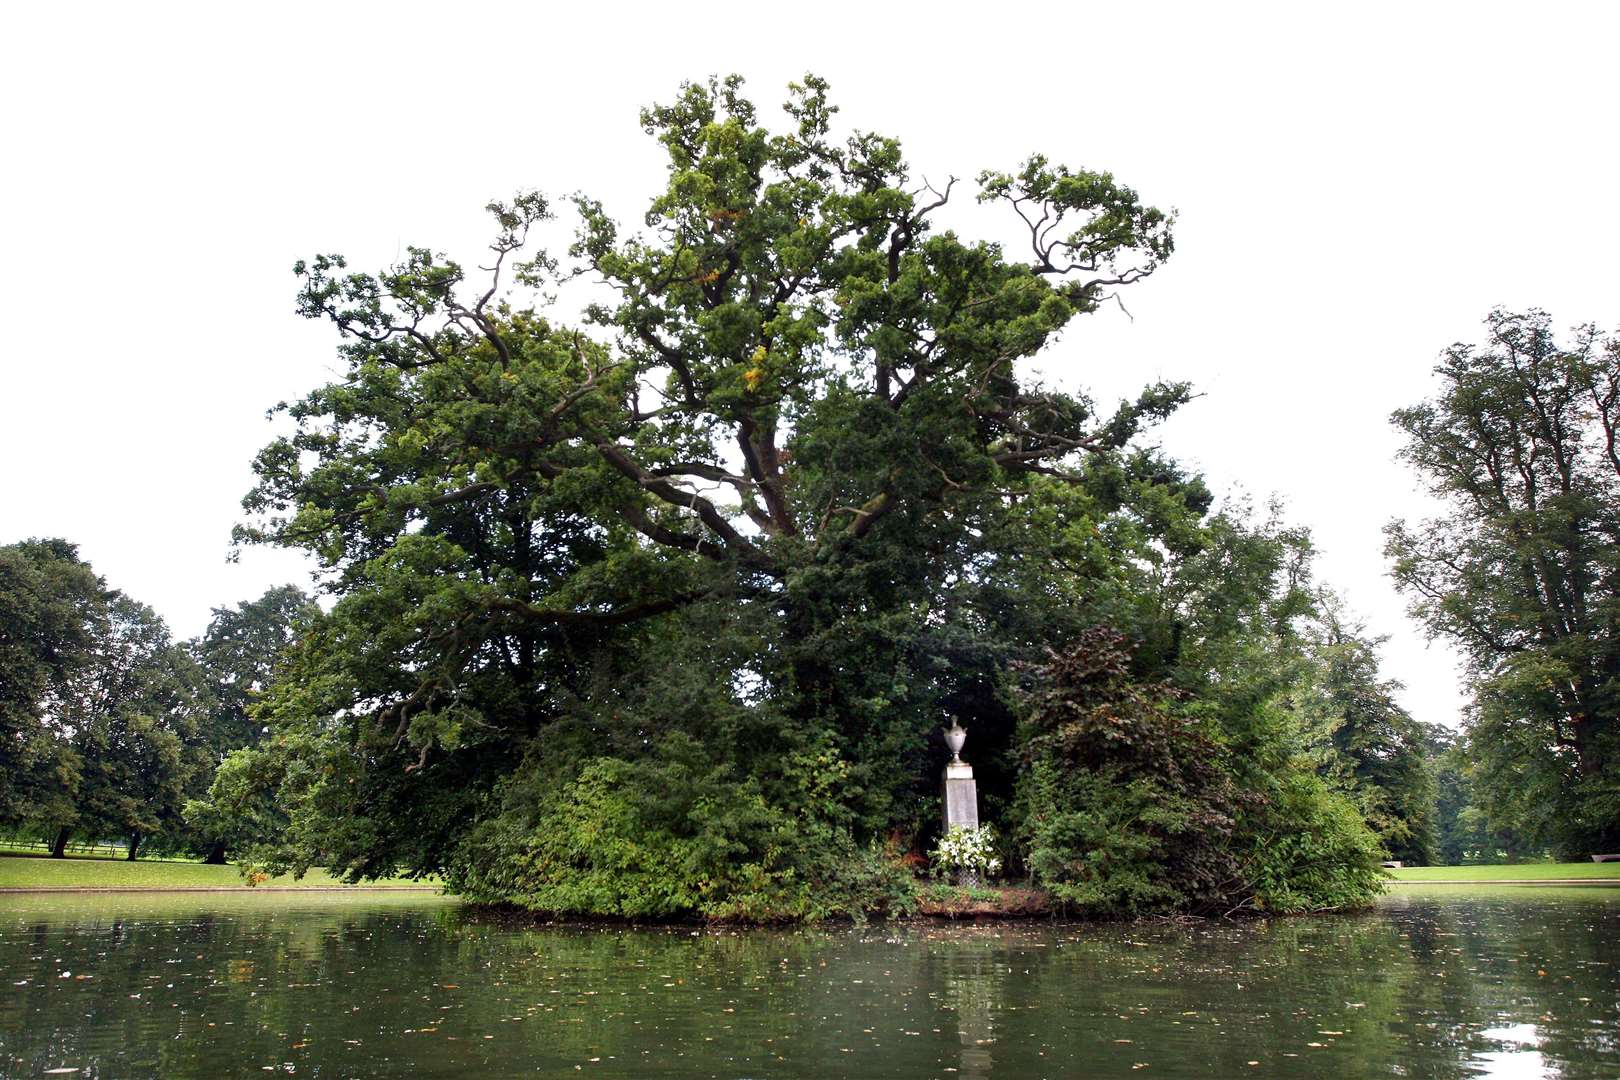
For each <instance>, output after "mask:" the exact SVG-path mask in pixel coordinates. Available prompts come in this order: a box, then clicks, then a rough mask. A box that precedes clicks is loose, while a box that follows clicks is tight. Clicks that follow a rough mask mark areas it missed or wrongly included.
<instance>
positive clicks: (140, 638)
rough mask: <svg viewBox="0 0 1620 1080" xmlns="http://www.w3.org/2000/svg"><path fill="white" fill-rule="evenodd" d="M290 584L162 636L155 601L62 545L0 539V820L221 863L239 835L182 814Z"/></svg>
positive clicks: (41, 832) (254, 686)
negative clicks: (150, 603) (197, 628)
mask: <svg viewBox="0 0 1620 1080" xmlns="http://www.w3.org/2000/svg"><path fill="white" fill-rule="evenodd" d="M312 610H313V604H312V603H311V602H310V601H309V599H308V598H307V597H306V596H304V594H303V593H301V592H300V591H299V590H298V589H296V588H294V587H292V586H285V587H282V588H279V589H272V590H271V591H269V592H267V593H266V594H265V595H264V596H263V597H261V598H260V599H258V600H255V601H250V602H248V603H244V604H241V605H240V606H238V607H235V608H219V609H216V610H215V612H214V618H213V620H212V622H210V624H209V626H208V629H207V631H206V632H205V633H204V634H203V635H202V636H201V637H199V638H197V639H195V640H193V641H185V642H176V641H174V640H172V638H171V636H170V633H169V630H168V628H167V627H166V626H165V625H164V623H163V620H162V619H161V618H159V617H158V615H157V613H156V612H154V611H153V610H152V609H151V608H150V607H147V606H146V605H145V604H141V603H139V602H138V601H136V600H134V599H132V598H131V597H129V596H127V595H125V594H124V593H122V592H120V591H118V590H116V589H111V588H108V587H107V585H106V583H105V582H104V581H103V580H102V579H101V578H100V577H99V576H97V575H96V573H95V572H94V570H92V569H91V567H90V566H89V565H88V564H87V563H86V562H84V561H83V560H82V559H81V558H80V557H79V555H78V551H77V549H76V547H75V546H74V545H73V544H71V543H69V542H67V541H65V540H60V539H51V540H25V541H22V542H20V543H14V544H10V545H8V546H5V547H0V828H6V829H9V830H10V831H12V832H13V834H31V835H34V836H37V837H38V838H40V839H42V840H43V841H44V842H45V843H47V844H48V845H49V847H50V849H51V852H52V854H54V855H56V856H59V857H60V856H62V855H63V854H65V852H66V849H67V846H68V844H69V842H70V841H71V840H72V839H74V838H75V837H78V838H82V839H90V840H95V839H104V838H118V839H120V840H122V841H123V842H124V844H125V847H126V850H127V852H128V857H129V858H131V859H134V858H136V857H137V856H138V855H139V854H140V852H141V851H142V850H143V849H145V848H148V847H155V848H157V849H160V850H165V851H187V852H192V853H195V854H197V855H199V856H202V857H204V858H206V859H207V860H208V861H210V862H224V861H225V859H226V855H227V851H228V847H229V844H230V841H231V840H232V839H235V838H238V836H239V834H233V833H232V832H231V831H230V830H227V829H220V828H215V827H213V826H212V824H211V823H210V822H208V821H205V820H202V819H197V820H188V819H187V817H186V815H185V810H186V806H187V803H188V802H189V801H190V800H192V799H195V798H196V797H198V796H200V795H202V794H204V793H205V792H206V791H207V790H208V787H209V785H210V784H212V783H213V780H214V773H215V769H216V768H217V767H218V765H219V763H220V761H221V760H222V759H223V758H224V757H225V756H226V755H227V754H229V753H230V752H231V751H232V750H235V749H238V748H240V747H244V746H251V745H253V744H254V743H256V742H257V741H258V738H259V735H260V732H261V727H260V726H259V725H258V724H256V723H255V722H254V721H253V720H252V719H251V718H250V716H249V708H250V706H251V705H252V702H253V699H254V697H255V696H256V695H257V694H259V693H261V692H262V691H263V690H264V688H265V687H266V686H267V685H268V683H269V681H270V678H271V674H272V669H273V667H274V664H275V662H276V658H277V657H278V656H279V655H280V654H281V652H282V650H283V649H285V648H286V646H287V645H288V643H289V642H290V641H291V640H292V636H293V634H294V627H295V626H296V625H297V623H298V622H299V621H300V620H301V619H303V618H304V617H306V616H307V615H308V614H309V613H310V612H311V611H312Z"/></svg>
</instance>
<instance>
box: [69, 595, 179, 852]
mask: <svg viewBox="0 0 1620 1080" xmlns="http://www.w3.org/2000/svg"><path fill="white" fill-rule="evenodd" d="M206 709H207V691H206V688H205V687H204V685H203V680H202V676H201V671H200V670H199V669H198V667H197V665H196V663H195V662H194V661H193V660H192V659H191V657H190V655H189V654H188V653H187V652H186V650H185V649H183V648H181V647H179V646H177V645H175V644H174V643H173V642H172V641H171V640H170V637H169V631H168V628H167V627H166V626H165V625H164V624H163V620H162V619H160V618H159V617H158V615H157V613H156V612H154V611H153V610H152V609H151V608H149V607H147V606H146V605H144V604H140V603H137V602H136V601H134V600H131V599H130V598H128V597H127V596H124V595H123V594H122V593H113V594H112V595H111V596H110V597H109V599H108V603H107V612H106V624H105V628H104V630H103V632H102V633H101V634H100V635H98V637H97V639H96V640H95V642H94V643H93V645H92V647H91V649H90V652H89V656H88V658H87V661H86V662H85V663H84V664H82V665H81V666H79V667H78V668H77V669H75V670H74V671H73V673H72V674H71V675H70V676H69V677H68V678H67V679H66V680H64V681H63V683H62V685H61V687H60V688H59V689H58V691H57V692H56V693H55V694H54V695H53V697H52V700H51V702H50V705H49V710H50V714H51V722H52V724H53V726H54V728H55V730H56V735H57V737H58V738H59V739H61V740H63V741H64V742H65V744H66V745H67V746H68V747H69V748H70V749H71V751H72V753H73V755H74V757H75V758H76V759H77V762H78V773H79V775H78V778H77V783H76V784H75V785H74V787H73V788H72V791H71V807H70V808H69V807H63V808H62V810H61V816H60V817H57V818H55V819H54V820H53V821H52V822H51V824H53V825H54V826H55V827H56V829H57V840H56V844H55V853H56V854H58V855H60V854H61V853H62V850H63V847H64V846H65V844H66V841H67V838H68V837H69V835H71V834H72V833H74V832H82V833H87V834H89V835H91V836H108V835H116V836H123V837H126V838H128V841H129V858H131V859H134V858H135V857H136V856H137V854H138V853H139V851H140V846H141V843H142V841H143V840H144V839H145V838H146V837H149V836H151V835H153V834H155V833H158V832H160V831H163V830H165V829H173V828H175V827H177V826H178V825H179V813H180V809H181V805H182V802H183V798H184V793H185V790H186V787H187V785H188V784H189V783H190V782H191V781H192V778H193V777H194V775H195V774H196V773H197V772H198V771H199V770H203V769H206V768H207V767H208V761H207V757H206V752H205V750H204V747H203V745H202V739H201V728H202V721H203V716H204V714H205V712H206Z"/></svg>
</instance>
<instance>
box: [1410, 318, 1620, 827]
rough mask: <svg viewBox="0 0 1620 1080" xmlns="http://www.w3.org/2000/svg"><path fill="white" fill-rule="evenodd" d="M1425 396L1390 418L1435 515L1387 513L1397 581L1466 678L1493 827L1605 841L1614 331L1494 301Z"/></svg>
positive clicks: (1612, 676)
mask: <svg viewBox="0 0 1620 1080" xmlns="http://www.w3.org/2000/svg"><path fill="white" fill-rule="evenodd" d="M1486 330H1487V340H1486V342H1485V343H1484V345H1482V346H1473V345H1464V344H1459V345H1454V346H1452V347H1451V348H1450V349H1448V350H1447V351H1446V352H1445V353H1444V354H1443V356H1442V358H1441V362H1440V364H1439V366H1438V367H1437V368H1436V369H1435V371H1436V374H1437V375H1438V376H1439V377H1440V380H1441V388H1440V391H1439V393H1438V394H1437V395H1436V396H1435V397H1434V398H1433V399H1431V400H1429V401H1425V402H1423V403H1422V404H1419V405H1416V406H1413V407H1412V408H1409V409H1402V410H1400V411H1398V412H1396V413H1395V414H1394V422H1395V425H1396V426H1397V427H1398V428H1399V429H1400V430H1401V431H1402V432H1403V433H1404V434H1405V436H1406V445H1405V447H1404V448H1403V450H1402V451H1401V457H1402V458H1403V460H1405V461H1406V462H1407V463H1408V464H1410V465H1411V466H1412V467H1413V468H1415V469H1416V470H1417V471H1418V473H1419V475H1420V476H1421V477H1422V478H1423V480H1424V482H1425V483H1426V484H1427V485H1428V487H1429V489H1430V491H1431V492H1432V493H1433V494H1434V495H1435V496H1436V497H1437V498H1439V499H1440V500H1442V501H1443V502H1444V503H1445V504H1446V506H1447V510H1446V512H1445V513H1444V514H1443V515H1441V516H1440V517H1437V518H1435V519H1433V520H1430V521H1426V522H1423V523H1421V524H1418V525H1416V526H1409V525H1407V524H1406V523H1405V522H1399V521H1397V522H1394V523H1392V524H1391V525H1390V526H1389V527H1388V529H1387V537H1388V543H1387V552H1388V554H1389V556H1390V557H1391V558H1392V559H1393V560H1394V569H1393V574H1394V577H1395V581H1396V583H1397V584H1398V585H1399V586H1400V587H1401V588H1402V589H1403V590H1405V591H1406V592H1407V593H1408V594H1409V595H1410V596H1411V597H1412V600H1413V611H1414V612H1415V613H1416V614H1417V615H1418V616H1419V617H1420V618H1422V619H1423V620H1424V622H1425V623H1426V624H1427V626H1428V628H1429V631H1430V632H1431V633H1432V634H1435V635H1441V636H1445V637H1447V638H1450V639H1451V640H1453V641H1455V642H1457V644H1458V645H1459V646H1460V647H1461V648H1462V649H1463V651H1464V653H1465V655H1466V656H1467V657H1468V659H1469V662H1470V666H1471V669H1472V676H1473V680H1474V696H1473V704H1472V707H1471V712H1470V717H1469V727H1470V740H1469V745H1470V746H1471V747H1472V748H1473V749H1474V751H1475V753H1476V754H1477V755H1478V756H1479V761H1480V765H1481V768H1480V769H1479V770H1478V773H1477V777H1478V793H1479V796H1480V799H1481V802H1482V804H1483V806H1484V807H1485V808H1486V810H1487V811H1488V813H1489V814H1490V815H1491V818H1492V824H1493V825H1494V826H1497V827H1501V828H1508V827H1511V828H1513V829H1516V830H1519V831H1521V832H1523V833H1525V834H1526V835H1529V836H1532V837H1537V838H1539V839H1541V840H1542V841H1543V842H1554V843H1556V844H1558V845H1559V846H1560V848H1561V849H1563V850H1565V851H1570V852H1575V851H1581V850H1591V849H1597V848H1601V849H1603V850H1615V849H1616V845H1617V844H1620V745H1617V739H1620V724H1617V712H1620V633H1617V631H1620V625H1617V619H1620V442H1617V432H1620V338H1617V337H1612V336H1611V337H1605V336H1603V335H1602V334H1600V333H1599V332H1598V331H1597V329H1596V328H1595V327H1592V326H1583V327H1577V328H1576V329H1575V330H1574V331H1572V333H1571V335H1570V336H1569V338H1568V339H1566V341H1565V342H1564V343H1560V342H1559V341H1558V340H1557V338H1556V336H1555V334H1554V331H1553V328H1552V323H1551V319H1550V318H1549V316H1548V315H1546V314H1545V313H1544V312H1539V311H1531V312H1527V313H1524V314H1515V313H1510V312H1505V311H1496V312H1493V313H1492V314H1491V315H1490V316H1489V317H1488V318H1487V319H1486Z"/></svg>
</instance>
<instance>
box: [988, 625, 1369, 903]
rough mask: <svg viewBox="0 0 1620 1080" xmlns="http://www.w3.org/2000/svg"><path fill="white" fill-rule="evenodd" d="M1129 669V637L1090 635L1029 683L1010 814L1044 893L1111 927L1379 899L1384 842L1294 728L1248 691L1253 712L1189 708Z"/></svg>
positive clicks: (1103, 632)
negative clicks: (1116, 919)
mask: <svg viewBox="0 0 1620 1080" xmlns="http://www.w3.org/2000/svg"><path fill="white" fill-rule="evenodd" d="M1132 659H1133V658H1132V650H1131V648H1130V646H1129V644H1128V643H1127V641H1126V639H1125V638H1124V637H1123V636H1122V635H1120V634H1119V633H1118V632H1116V631H1112V630H1107V629H1103V628H1095V629H1092V630H1090V631H1087V632H1085V633H1083V634H1082V635H1080V637H1079V638H1078V639H1077V640H1076V642H1075V644H1074V645H1073V646H1072V647H1071V648H1070V649H1068V650H1066V651H1064V652H1062V653H1054V654H1053V655H1052V656H1051V657H1050V659H1049V661H1048V663H1047V664H1046V665H1045V666H1044V667H1043V668H1042V669H1040V670H1039V671H1038V672H1037V674H1036V679H1035V684H1034V690H1033V692H1032V695H1031V700H1030V704H1029V719H1028V721H1027V726H1026V734H1025V736H1024V745H1025V747H1026V750H1025V752H1026V754H1027V755H1028V760H1029V768H1028V772H1027V773H1026V775H1025V777H1024V778H1023V779H1022V780H1021V782H1020V792H1019V803H1018V807H1017V813H1018V818H1019V820H1020V822H1021V826H1022V830H1023V833H1024V835H1025V837H1026V842H1027V845H1028V855H1027V861H1028V865H1029V868H1030V870H1031V872H1032V873H1033V874H1034V876H1035V880H1036V881H1037V882H1038V883H1039V884H1040V885H1042V886H1043V887H1044V888H1046V889H1048V890H1049V891H1050V892H1051V893H1052V894H1053V895H1054V896H1056V897H1057V898H1058V899H1059V900H1061V901H1062V902H1064V903H1065V904H1067V905H1070V906H1071V907H1073V908H1075V909H1077V910H1079V911H1082V912H1085V913H1088V914H1106V915H1137V914H1143V913H1146V912H1153V911H1188V912H1195V913H1215V914H1219V913H1223V912H1224V913H1230V912H1233V911H1236V910H1239V909H1245V908H1247V909H1251V910H1259V911H1276V912H1283V913H1289V912H1298V911H1316V910H1327V909H1337V908H1344V907H1358V906H1364V905H1365V904H1367V903H1369V902H1370V901H1371V899H1372V898H1373V897H1374V896H1375V895H1377V893H1378V890H1379V876H1378V869H1377V866H1378V860H1379V858H1380V856H1381V851H1380V848H1379V845H1378V841H1377V840H1376V838H1375V837H1374V836H1373V835H1372V833H1371V832H1370V831H1369V830H1368V828H1367V825H1366V823H1365V822H1364V821H1363V819H1362V817H1361V815H1360V814H1359V813H1358V812H1357V811H1356V809H1355V807H1354V806H1353V805H1352V804H1351V803H1350V802H1349V801H1348V800H1346V799H1345V798H1344V797H1342V796H1340V795H1337V794H1335V793H1334V792H1332V791H1330V790H1329V789H1328V787H1327V786H1326V784H1325V783H1324V782H1323V780H1322V779H1321V778H1320V777H1318V776H1317V775H1316V774H1315V772H1314V770H1313V769H1311V768H1310V767H1309V765H1308V763H1307V762H1306V761H1305V760H1304V759H1303V758H1301V757H1298V756H1297V755H1293V754H1292V753H1291V747H1292V743H1293V740H1292V739H1291V738H1290V736H1291V735H1292V734H1293V729H1292V727H1291V724H1290V722H1289V718H1288V717H1287V716H1286V714H1282V713H1280V711H1279V709H1278V708H1277V707H1276V705H1274V704H1267V703H1264V702H1258V703H1257V702H1254V701H1253V699H1252V697H1251V696H1250V695H1251V694H1252V692H1253V688H1252V687H1250V688H1239V690H1238V693H1237V695H1236V696H1237V698H1238V699H1239V700H1242V699H1245V698H1248V699H1249V702H1250V708H1249V709H1247V710H1244V711H1236V710H1234V709H1232V708H1231V706H1232V704H1233V703H1232V702H1226V703H1222V702H1219V701H1218V700H1217V699H1212V698H1209V697H1206V698H1205V700H1204V701H1203V702H1192V701H1188V695H1187V694H1186V693H1185V692H1178V691H1176V690H1175V689H1174V688H1173V687H1171V686H1170V685H1169V684H1167V683H1152V682H1147V681H1145V680H1143V679H1142V677H1141V675H1140V674H1139V673H1136V672H1133V671H1132ZM1222 704H1225V705H1226V706H1227V709H1225V710H1223V709H1222V708H1221V707H1220V706H1221V705H1222ZM1223 712H1224V713H1225V715H1223ZM1239 747H1242V750H1241V752H1240V751H1239V750H1238V748H1239Z"/></svg>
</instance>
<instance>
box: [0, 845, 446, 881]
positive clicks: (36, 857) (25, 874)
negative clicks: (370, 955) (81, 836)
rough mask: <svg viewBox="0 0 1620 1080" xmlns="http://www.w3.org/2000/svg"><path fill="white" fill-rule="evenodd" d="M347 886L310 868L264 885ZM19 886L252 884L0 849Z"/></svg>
mask: <svg viewBox="0 0 1620 1080" xmlns="http://www.w3.org/2000/svg"><path fill="white" fill-rule="evenodd" d="M341 884H343V883H342V882H341V881H338V880H336V879H335V878H333V877H331V876H330V875H329V874H327V873H326V872H325V871H324V870H318V869H317V870H311V871H310V872H309V873H307V874H305V875H304V878H303V880H302V881H294V880H292V878H290V877H279V878H271V879H270V880H269V881H266V882H264V885H270V886H282V887H286V886H303V887H314V886H327V887H331V886H334V885H341ZM367 884H371V885H396V886H397V885H416V886H423V885H435V884H436V882H432V881H408V880H405V879H403V878H390V879H386V880H383V881H378V882H367ZM20 888H34V889H42V888H57V889H60V888H92V889H116V888H125V889H129V888H142V889H196V888H226V889H230V888H240V889H243V890H244V891H245V890H247V888H248V887H247V886H246V885H245V884H243V882H242V875H241V874H240V873H238V872H237V869H236V867H234V866H206V865H204V864H203V863H200V862H193V861H181V860H171V859H137V860H136V861H135V862H130V861H128V860H127V859H124V858H123V857H119V858H106V857H96V856H70V857H68V858H66V859H52V858H50V857H49V856H46V855H42V854H41V853H39V852H38V851H33V852H24V851H19V850H16V849H6V848H0V889H20Z"/></svg>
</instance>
